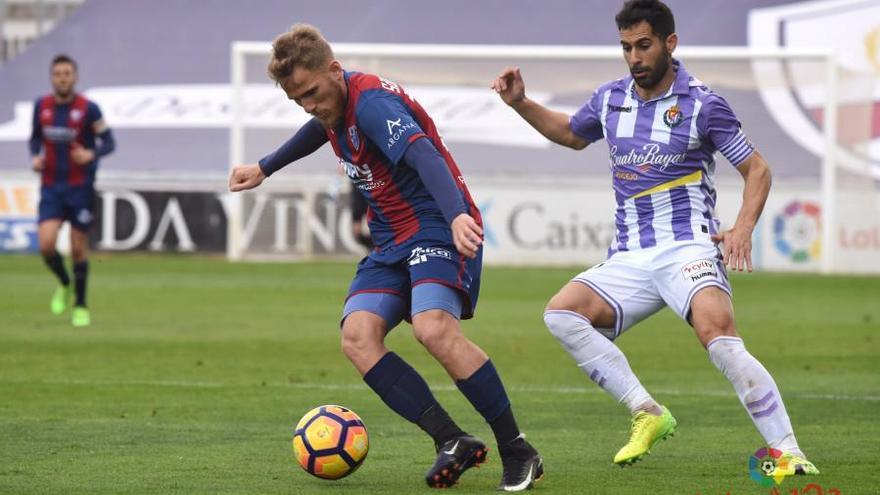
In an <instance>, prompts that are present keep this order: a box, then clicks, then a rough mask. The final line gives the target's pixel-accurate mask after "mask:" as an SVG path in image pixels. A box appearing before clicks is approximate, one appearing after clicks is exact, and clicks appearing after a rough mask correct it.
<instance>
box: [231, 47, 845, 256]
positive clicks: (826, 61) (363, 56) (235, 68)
mask: <svg viewBox="0 0 880 495" xmlns="http://www.w3.org/2000/svg"><path fill="white" fill-rule="evenodd" d="M333 49H334V52H335V54H336V57H337V58H338V59H340V60H341V61H343V64H344V65H345V66H346V67H348V66H349V64H348V62H349V61H352V62H353V63H352V64H351V67H352V68H357V69H358V70H365V71H368V72H376V73H379V74H384V73H383V68H384V67H385V64H386V62H387V61H389V60H394V61H396V62H400V61H403V62H404V63H405V62H406V61H418V60H420V61H432V60H437V61H440V60H443V61H460V62H462V63H472V64H473V63H474V62H477V63H480V62H492V68H491V70H492V72H493V73H496V72H499V71H500V70H501V69H502V68H503V67H504V65H507V64H510V65H513V64H521V63H526V62H529V61H536V62H538V61H539V62H541V63H550V64H552V63H554V62H560V63H567V62H572V61H578V62H586V63H589V62H591V61H605V62H607V61H619V62H620V63H621V67H620V68H621V69H624V67H623V62H622V54H621V50H620V48H619V47H617V46H551V45H540V46H529V45H520V46H517V45H509V46H508V45H452V44H450V45H439V44H408V45H407V44H350V43H335V44H333ZM270 53H271V45H270V43H267V42H247V41H236V42H233V43H232V45H231V59H230V66H231V74H230V77H231V89H232V95H231V107H230V113H231V125H230V135H229V159H230V167H232V166H234V165H237V164H241V163H244V162H245V158H246V156H245V144H244V143H245V133H246V131H247V130H248V129H249V128H252V127H254V126H256V127H259V126H260V125H259V124H258V123H257V124H255V123H254V122H251V121H249V119H248V117H247V116H246V110H247V109H246V106H247V103H246V100H247V98H246V88H248V87H249V85H255V84H264V85H265V84H268V79H267V78H263V80H262V81H260V80H258V79H257V78H256V76H254V75H253V74H254V71H253V70H250V72H249V69H248V66H247V63H246V59H247V58H248V57H260V59H259V60H261V61H262V62H263V68H265V62H266V61H268V56H269V54H270ZM676 58H678V59H681V60H683V61H684V62H685V63H688V62H689V61H702V62H705V63H713V62H725V61H737V62H740V63H743V64H747V65H749V66H750V67H751V69H752V71H753V72H754V77H755V78H756V79H761V78H780V77H785V74H783V73H782V72H783V71H784V68H783V67H782V64H780V63H778V62H780V61H810V62H811V63H813V62H815V63H817V64H820V65H821V66H822V67H824V71H823V72H822V73H821V74H818V73H817V74H815V79H816V81H817V82H818V83H819V84H821V85H822V86H823V88H824V89H823V103H822V106H821V109H822V115H823V117H822V126H821V131H820V130H816V132H817V133H818V134H817V136H818V139H820V140H821V141H822V145H821V153H820V155H821V156H820V158H819V160H820V161H821V178H820V182H821V188H820V190H821V205H822V211H823V213H822V221H821V240H822V246H823V247H822V250H821V260H820V263H819V265H818V266H819V269H820V271H822V272H826V273H827V272H831V271H833V270H834V254H835V253H834V246H835V237H834V236H835V229H836V227H835V218H836V217H835V205H836V199H837V198H836V194H837V186H836V175H837V170H836V168H837V167H838V166H846V165H845V164H841V163H839V162H838V161H837V159H836V157H835V155H836V154H838V153H841V151H840V150H839V148H838V146H837V111H838V103H839V102H838V87H839V83H838V78H839V77H840V76H839V73H838V69H837V64H836V61H835V58H834V56H833V54H832V52H831V51H829V50H824V49H800V48H768V49H754V48H748V47H729V46H701V47H680V48H678V49H677V50H676ZM499 61H502V62H500V65H498V64H499ZM503 61H506V62H503ZM772 62H776V63H772ZM355 63H356V65H355ZM484 65H485V64H484ZM620 72H621V73H623V70H621V71H620ZM264 73H265V71H264ZM249 74H250V78H251V80H248V77H249ZM695 75H696V76H699V75H700V73H699V72H697V73H696V74H695ZM425 77H426V78H428V77H430V75H426V76H425ZM444 77H446V76H444ZM401 82H402V83H403V84H405V85H406V81H401ZM528 82H529V81H528V79H527V83H528ZM482 83H483V86H484V87H486V86H487V85H488V83H489V79H486V80H485V81H482ZM426 84H430V83H426ZM438 84H440V83H438ZM583 89H584V91H587V90H590V91H591V90H592V89H594V88H583ZM278 91H279V92H280V90H278ZM760 94H761V99H762V100H763V104H764V106H765V107H766V108H768V111H769V112H770V113H771V114H772V112H773V108H774V105H776V104H777V103H776V102H774V101H768V99H772V95H769V94H767V93H765V92H763V91H762V92H760ZM291 105H292V103H291ZM429 111H430V109H429ZM295 127H296V126H295V125H293V124H291V125H290V127H289V129H290V130H291V131H292V130H294V129H295ZM813 144H816V143H813ZM263 151H265V152H269V151H271V149H266V150H263ZM331 170H332V165H328V173H332V172H330V171H331ZM606 187H607V186H606ZM227 205H228V236H227V240H228V244H227V257H228V258H229V259H230V260H240V259H243V258H244V257H246V255H247V253H248V245H247V242H246V241H247V240H246V239H245V236H244V235H243V233H244V232H245V222H246V220H245V213H244V206H243V199H242V196H241V195H232V197H231V198H230V200H229V202H228V204H227ZM597 261H598V260H597Z"/></svg>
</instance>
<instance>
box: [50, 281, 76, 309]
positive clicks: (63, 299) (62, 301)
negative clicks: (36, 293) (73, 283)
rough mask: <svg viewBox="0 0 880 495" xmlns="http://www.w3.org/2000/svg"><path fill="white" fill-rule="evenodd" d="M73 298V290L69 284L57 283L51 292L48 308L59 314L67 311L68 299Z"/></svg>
mask: <svg viewBox="0 0 880 495" xmlns="http://www.w3.org/2000/svg"><path fill="white" fill-rule="evenodd" d="M71 299H73V291H72V290H71V288H70V285H67V286H63V285H59V286H58V287H57V288H56V289H55V292H54V293H53V294H52V301H51V302H50V303H49V309H50V310H51V311H52V314H53V315H60V314H62V313H64V312H65V311H67V308H68V306H70V301H71Z"/></svg>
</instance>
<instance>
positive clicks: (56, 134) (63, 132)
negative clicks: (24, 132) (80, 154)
mask: <svg viewBox="0 0 880 495" xmlns="http://www.w3.org/2000/svg"><path fill="white" fill-rule="evenodd" d="M43 136H45V137H46V139H48V140H49V141H53V142H56V143H69V142H71V141H73V140H74V139H76V129H71V128H70V127H59V126H54V125H49V126H44V127H43Z"/></svg>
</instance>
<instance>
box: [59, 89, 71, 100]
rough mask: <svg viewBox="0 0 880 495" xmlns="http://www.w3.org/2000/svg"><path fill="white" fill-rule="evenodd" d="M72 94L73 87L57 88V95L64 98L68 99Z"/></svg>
mask: <svg viewBox="0 0 880 495" xmlns="http://www.w3.org/2000/svg"><path fill="white" fill-rule="evenodd" d="M71 94H73V87H70V88H67V89H60V88H55V96H57V97H58V98H60V99H62V100H66V99H67V98H69V97H70V95H71Z"/></svg>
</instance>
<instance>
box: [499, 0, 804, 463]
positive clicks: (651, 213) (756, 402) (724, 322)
mask: <svg viewBox="0 0 880 495" xmlns="http://www.w3.org/2000/svg"><path fill="white" fill-rule="evenodd" d="M616 21H617V27H618V29H619V32H620V44H621V47H622V48H623V55H624V59H625V61H626V62H627V65H628V66H629V72H630V75H629V76H627V77H624V78H621V79H617V80H615V81H611V82H608V83H606V84H603V85H602V86H600V87H599V88H598V89H597V90H596V91H595V92H594V93H593V95H592V97H591V98H590V99H589V100H588V101H587V102H586V104H584V105H583V107H581V108H580V110H578V111H577V112H576V113H575V114H574V115H572V116H568V115H566V114H564V113H560V112H555V111H552V110H550V109H548V108H546V107H543V106H541V105H539V104H537V103H535V102H534V101H532V100H530V99H529V98H528V97H526V94H525V85H524V83H523V79H522V76H521V74H520V71H519V69H517V68H508V69H505V70H504V71H503V72H502V73H501V74H500V75H499V77H498V78H496V79H495V80H494V81H493V83H492V88H493V89H494V90H495V91H496V92H498V93H499V95H500V96H501V98H502V99H503V101H504V102H505V103H507V104H508V105H510V106H511V107H512V108H513V109H514V110H515V111H516V112H517V113H519V115H520V116H521V117H522V118H523V119H525V120H526V121H527V122H528V123H529V124H531V125H532V126H533V127H534V128H535V129H537V130H538V131H539V132H540V133H541V134H543V135H544V136H545V137H547V138H548V139H549V140H551V141H553V142H555V143H558V144H560V145H562V146H567V147H569V148H573V149H583V148H584V147H586V146H587V145H589V144H590V143H592V142H595V141H598V140H600V139H603V138H604V139H605V140H606V142H607V143H608V150H609V162H610V169H611V175H612V184H613V188H614V194H615V197H616V200H617V210H616V213H615V223H616V225H617V235H616V237H615V239H614V241H613V243H612V245H611V247H610V249H609V252H608V258H607V260H606V261H605V262H603V263H600V264H598V265H596V266H594V267H593V268H591V269H589V270H587V271H585V272H583V273H581V274H579V275H577V276H576V277H575V278H574V279H573V280H572V281H571V282H570V283H568V284H567V285H566V286H564V287H563V288H562V289H561V290H560V291H559V292H558V293H557V294H556V295H555V296H553V298H552V299H551V300H550V302H549V303H548V304H547V308H546V311H545V313H544V321H545V323H546V325H547V327H548V328H549V329H550V331H551V332H552V333H553V335H554V336H555V337H556V338H557V339H558V340H559V341H560V343H561V344H562V346H563V347H564V348H565V350H566V351H568V353H569V354H570V355H571V356H572V357H573V358H574V359H575V361H576V362H577V365H578V366H579V367H580V368H581V369H583V371H584V372H585V373H586V374H587V376H589V377H590V379H591V380H593V381H594V382H596V383H597V384H598V385H599V387H601V388H603V389H604V390H605V391H607V392H608V393H609V394H611V395H612V396H613V397H614V398H615V399H617V400H618V401H619V402H621V403H623V404H625V405H626V406H627V407H628V408H629V410H630V412H631V414H632V415H633V419H632V431H631V436H630V440H629V442H628V443H627V444H626V445H624V447H623V448H622V449H620V451H619V452H618V453H617V455H616V456H615V457H614V462H615V463H617V464H620V465H622V466H623V465H627V464H631V463H633V462H635V461H637V460H639V459H640V458H641V457H642V456H644V455H645V454H646V453H648V452H649V450H650V449H651V447H652V446H653V445H654V444H655V443H656V442H657V441H659V440H660V439H663V438H665V437H667V436H670V435H672V433H673V432H674V431H675V428H676V421H675V418H673V416H672V415H671V414H670V412H669V410H668V409H667V408H665V407H663V406H661V405H660V404H659V403H658V402H657V401H656V400H655V399H654V398H653V397H652V396H651V395H650V394H649V393H648V392H647V391H646V390H645V388H644V387H643V386H642V385H641V383H639V380H638V379H637V378H636V376H635V375H634V374H633V372H632V370H631V369H630V366H629V364H628V363H627V360H626V358H625V357H624V355H623V353H622V352H621V351H620V349H619V348H618V347H617V346H616V345H615V344H614V340H615V339H616V338H617V337H619V336H620V334H621V333H623V332H624V331H626V330H627V329H629V328H630V327H632V326H633V325H635V324H636V323H638V322H640V321H642V320H643V319H645V318H647V317H648V316H650V315H652V314H654V313H656V312H657V311H658V310H660V309H661V308H663V307H664V306H669V307H670V308H671V309H672V310H673V311H675V312H676V313H677V314H678V315H679V316H680V317H681V318H682V319H684V320H685V321H687V322H688V323H689V324H690V325H691V326H692V327H693V328H694V331H695V333H696V335H697V338H698V339H699V340H700V342H701V343H702V344H703V346H704V347H705V348H706V350H707V351H708V354H709V359H710V360H711V361H712V363H713V364H714V365H715V366H716V367H717V368H718V369H719V370H720V371H721V373H723V374H724V376H725V377H726V378H727V379H728V380H729V381H730V382H731V384H732V385H733V388H734V390H735V391H736V393H737V395H738V396H739V399H740V401H741V402H742V404H743V406H744V407H745V408H746V411H747V412H748V413H749V416H750V417H751V418H752V421H753V422H754V424H755V426H756V427H757V429H758V431H759V432H760V433H761V435H762V436H763V437H764V440H765V441H766V443H767V445H769V446H770V447H773V448H775V449H778V450H780V451H782V452H783V453H784V455H785V459H784V460H785V462H784V463H783V462H780V466H787V467H784V468H779V469H785V473H786V474H794V473H798V474H814V473H818V470H816V468H815V466H813V464H811V463H810V462H809V461H807V460H806V458H805V456H804V454H803V452H802V451H801V449H800V447H799V446H798V443H797V441H796V440H795V436H794V432H793V431H792V426H791V422H790V420H789V418H788V414H787V413H786V411H785V406H784V404H783V402H782V397H781V395H780V393H779V389H778V388H777V386H776V383H775V382H774V381H773V378H772V377H771V376H770V374H769V373H768V372H767V370H766V369H765V368H764V367H763V366H762V365H761V363H759V362H758V361H757V360H756V359H755V358H754V357H753V356H752V355H751V354H750V353H749V352H748V351H747V350H746V348H745V346H744V345H743V341H742V339H741V338H740V337H739V335H738V334H737V330H736V324H735V321H734V315H733V306H732V303H731V298H730V295H731V288H730V283H729V281H728V279H727V275H726V273H725V264H726V265H727V266H728V267H730V268H731V269H733V270H738V271H742V270H744V269H747V270H748V271H751V270H752V264H751V254H750V253H751V237H752V230H753V229H754V227H755V224H756V223H757V221H758V217H759V215H760V214H761V210H762V208H763V206H764V202H765V201H766V199H767V195H768V193H769V190H770V171H769V168H768V166H767V163H766V162H765V161H764V158H763V157H762V156H761V154H760V153H759V152H758V151H757V150H756V149H755V148H754V146H753V145H752V143H751V142H750V141H749V140H748V139H747V138H746V136H745V134H744V133H743V131H742V129H741V126H740V123H739V121H738V120H737V118H736V116H735V115H734V113H733V111H732V110H731V109H730V107H729V106H728V104H727V102H726V101H725V100H724V99H723V98H722V97H721V96H719V95H717V94H716V93H714V92H713V91H712V90H710V89H709V88H707V87H706V85H704V84H703V83H702V82H700V81H699V80H697V79H696V78H695V77H693V76H691V75H690V74H688V72H687V71H686V70H685V67H684V65H682V64H681V63H680V62H679V61H677V60H675V59H674V58H673V57H672V52H673V51H674V50H675V47H676V44H677V41H678V37H677V35H676V34H675V21H674V19H673V16H672V12H671V11H670V10H669V8H668V7H667V6H666V5H664V4H663V3H662V2H659V1H657V0H630V1H628V2H626V3H625V4H624V6H623V8H622V10H621V11H620V12H619V13H618V15H617V17H616ZM716 151H717V152H720V153H721V154H722V155H723V156H724V157H725V158H726V159H727V160H728V161H729V162H730V163H731V165H733V166H734V167H736V169H737V171H739V173H740V174H742V177H743V179H744V182H745V186H744V191H743V203H742V208H741V209H740V211H739V215H738V216H737V219H736V222H735V223H734V225H733V226H732V227H731V228H730V229H728V230H724V231H721V230H719V222H718V220H717V219H716V218H715V214H714V207H715V201H716V195H715V188H714V186H713V175H714V172H715V159H714V155H715V152H716ZM719 244H720V245H721V246H723V248H722V249H719V247H718V245H719Z"/></svg>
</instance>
